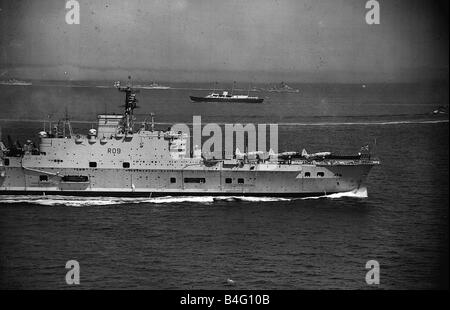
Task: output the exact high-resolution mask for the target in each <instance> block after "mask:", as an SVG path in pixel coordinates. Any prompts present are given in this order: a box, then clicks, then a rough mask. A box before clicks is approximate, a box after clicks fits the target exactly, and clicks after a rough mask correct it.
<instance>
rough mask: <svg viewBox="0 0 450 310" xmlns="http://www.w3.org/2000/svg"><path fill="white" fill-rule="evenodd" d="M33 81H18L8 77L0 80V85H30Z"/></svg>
mask: <svg viewBox="0 0 450 310" xmlns="http://www.w3.org/2000/svg"><path fill="white" fill-rule="evenodd" d="M32 84H33V83H31V82H26V81H19V80H16V79H9V80H6V81H0V85H17V86H29V85H32Z"/></svg>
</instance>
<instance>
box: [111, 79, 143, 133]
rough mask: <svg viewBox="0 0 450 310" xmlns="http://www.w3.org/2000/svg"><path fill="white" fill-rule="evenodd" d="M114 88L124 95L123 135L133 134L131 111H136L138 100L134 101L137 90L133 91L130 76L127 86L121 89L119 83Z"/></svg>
mask: <svg viewBox="0 0 450 310" xmlns="http://www.w3.org/2000/svg"><path fill="white" fill-rule="evenodd" d="M116 87H117V88H118V89H119V91H120V92H123V93H125V104H124V105H123V107H124V108H125V111H124V118H125V124H124V126H123V127H124V128H123V131H124V132H125V133H133V111H134V109H136V108H137V107H138V106H137V102H138V100H137V99H136V93H138V92H139V90H135V89H133V87H132V83H131V76H128V82H127V86H125V87H121V86H120V83H117V84H116Z"/></svg>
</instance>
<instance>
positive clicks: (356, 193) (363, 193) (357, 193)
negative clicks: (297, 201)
mask: <svg viewBox="0 0 450 310" xmlns="http://www.w3.org/2000/svg"><path fill="white" fill-rule="evenodd" d="M345 197H350V198H367V197H369V196H368V194H367V188H366V187H361V188H358V189H355V190H352V191H349V192H342V193H335V194H329V195H322V196H315V197H304V198H301V199H323V198H330V199H337V198H345Z"/></svg>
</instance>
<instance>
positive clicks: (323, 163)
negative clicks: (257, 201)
mask: <svg viewBox="0 0 450 310" xmlns="http://www.w3.org/2000/svg"><path fill="white" fill-rule="evenodd" d="M116 86H117V87H118V89H119V90H120V91H121V92H123V93H124V94H125V104H124V112H123V114H122V115H115V114H114V115H113V114H102V115H98V127H97V129H90V130H89V131H88V132H87V133H86V134H75V133H73V132H72V128H71V126H70V122H69V120H68V118H66V119H65V120H64V122H62V125H60V126H55V127H54V128H50V129H49V130H43V131H40V132H39V134H38V136H39V143H38V145H34V143H33V142H31V140H28V141H27V143H26V144H24V145H18V144H17V143H13V142H12V141H9V142H6V144H5V143H3V142H0V194H3V195H23V194H26V195H29V194H33V195H70V196H111V197H112V196H130V197H157V196H191V195H207V196H244V195H245V196H247V195H248V196H285V197H302V196H322V195H327V194H333V193H340V192H349V191H353V190H357V189H359V188H361V187H363V186H364V181H365V179H366V177H367V175H368V173H369V171H370V170H371V168H372V167H373V166H375V165H378V164H379V161H378V160H376V159H374V158H371V155H370V153H369V150H368V148H367V149H364V148H363V149H362V150H361V151H360V152H359V153H357V154H355V155H347V156H341V155H336V154H333V153H331V152H321V153H315V154H308V153H307V152H306V151H303V152H283V153H279V154H274V153H273V152H272V151H269V152H267V153H265V154H261V153H259V152H254V153H251V152H248V153H241V152H239V151H238V150H237V151H236V153H235V154H234V155H233V156H232V158H228V159H217V160H215V159H208V158H206V157H205V156H204V154H202V152H201V150H198V149H194V150H193V152H192V154H191V153H190V152H188V151H187V148H186V144H187V143H189V139H190V137H189V136H188V135H187V134H185V133H182V132H174V131H171V130H166V131H161V130H155V126H154V120H153V117H152V121H151V123H147V122H146V121H145V122H143V123H142V124H141V127H140V128H139V129H135V127H136V126H135V124H134V116H133V111H134V109H135V108H136V107H137V106H136V104H137V98H136V93H137V92H138V91H137V90H135V89H133V88H132V86H131V84H127V86H120V84H117V85H116Z"/></svg>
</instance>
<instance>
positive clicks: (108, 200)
mask: <svg viewBox="0 0 450 310" xmlns="http://www.w3.org/2000/svg"><path fill="white" fill-rule="evenodd" d="M344 197H350V198H367V189H366V188H360V189H358V190H354V191H350V192H344V193H336V194H329V195H325V194H324V195H322V196H312V197H302V198H281V197H254V196H180V197H173V196H165V197H155V198H117V197H77V196H59V195H48V196H34V195H8V196H0V204H32V205H41V206H69V207H84V206H110V205H123V204H143V203H150V204H176V203H200V204H211V203H216V202H254V203H258V202H283V201H284V202H286V201H292V200H298V199H301V200H305V199H337V198H344Z"/></svg>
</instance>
